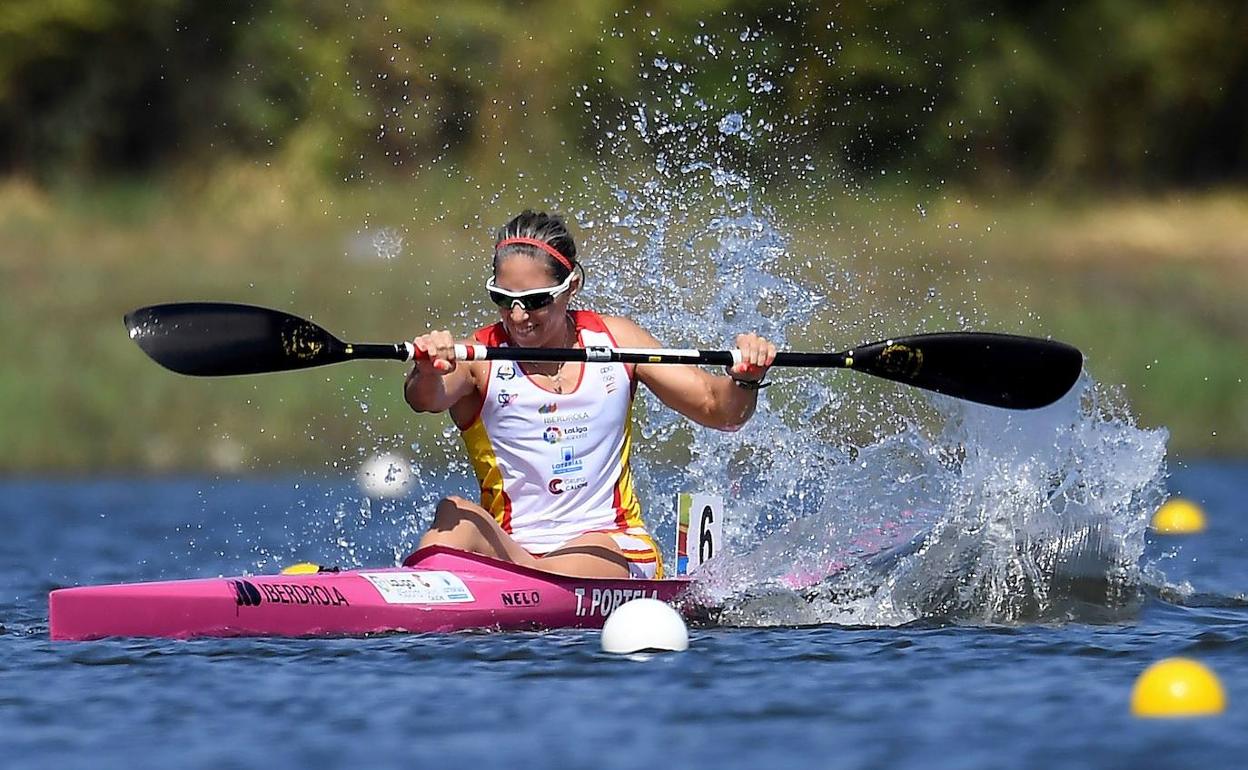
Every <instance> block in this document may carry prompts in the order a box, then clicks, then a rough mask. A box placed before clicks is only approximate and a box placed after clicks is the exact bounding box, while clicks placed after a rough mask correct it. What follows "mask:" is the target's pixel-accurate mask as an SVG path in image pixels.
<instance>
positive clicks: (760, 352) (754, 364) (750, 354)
mask: <svg viewBox="0 0 1248 770" xmlns="http://www.w3.org/2000/svg"><path fill="white" fill-rule="evenodd" d="M737 350H739V351H741V362H740V363H736V364H733V365H732V366H730V367H728V376H729V377H732V378H733V379H736V380H745V381H747V382H761V381H762V379H763V377H765V376H767V369H768V368H769V367H770V366H771V362H772V361H775V360H776V346H775V345H773V344H772V343H770V342H768V341H767V340H765V339H763V338H762V337H760V336H758V335H757V334H755V333H753V332H750V333H748V334H738V335H737Z"/></svg>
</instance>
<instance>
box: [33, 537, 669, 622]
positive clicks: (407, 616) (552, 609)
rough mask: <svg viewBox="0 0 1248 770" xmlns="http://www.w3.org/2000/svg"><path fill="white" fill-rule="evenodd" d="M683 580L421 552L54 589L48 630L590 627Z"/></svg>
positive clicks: (438, 549) (664, 596)
mask: <svg viewBox="0 0 1248 770" xmlns="http://www.w3.org/2000/svg"><path fill="white" fill-rule="evenodd" d="M688 585H689V581H688V580H686V579H679V578H678V579H669V580H629V579H622V580H608V579H602V578H572V577H564V576H562V575H553V574H551V573H549V572H542V571H540V570H535V569H530V568H528V567H521V566H517V565H515V564H509V563H507V562H502V561H498V560H496V559H491V558H489V557H486V556H479V555H477V554H470V553H465V552H463V551H456V550H453V549H450V548H444V547H442V546H431V547H428V548H422V549H421V550H419V551H417V552H416V553H414V554H412V555H411V556H410V557H408V559H407V561H406V566H403V567H389V568H380V569H365V570H344V571H342V572H322V573H320V574H315V575H261V576H255V577H234V578H207V579H199V580H173V581H165V582H158V583H130V584H124V585H106V586H84V587H80V588H62V589H60V590H56V591H53V592H52V593H51V595H50V596H49V597H48V623H49V626H50V635H51V637H52V638H53V639H63V640H86V639H99V638H103V637H109V636H140V637H172V638H190V637H200V636H359V635H364V634H375V633H388V632H409V633H426V632H449V631H461V630H464V629H471V628H489V629H500V630H525V629H548V628H600V627H602V624H603V622H604V621H605V620H606V619H607V616H608V615H610V614H611V611H612V610H614V609H615V608H616V607H618V606H619V605H620V604H622V603H624V602H625V601H628V600H630V599H636V598H641V597H650V598H655V599H659V600H661V601H665V602H673V601H675V600H676V599H677V598H678V597H679V596H680V594H681V593H682V592H683V591H684V590H685V588H686V587H687V586H688Z"/></svg>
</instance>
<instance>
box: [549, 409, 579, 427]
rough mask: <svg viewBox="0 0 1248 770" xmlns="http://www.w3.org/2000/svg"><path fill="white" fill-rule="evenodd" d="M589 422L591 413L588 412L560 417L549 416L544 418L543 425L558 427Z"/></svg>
mask: <svg viewBox="0 0 1248 770" xmlns="http://www.w3.org/2000/svg"><path fill="white" fill-rule="evenodd" d="M588 421H589V412H586V411H580V412H567V413H566V414H559V415H555V416H554V417H551V416H549V415H547V416H546V417H543V418H542V424H543V425H557V424H559V423H563V422H588Z"/></svg>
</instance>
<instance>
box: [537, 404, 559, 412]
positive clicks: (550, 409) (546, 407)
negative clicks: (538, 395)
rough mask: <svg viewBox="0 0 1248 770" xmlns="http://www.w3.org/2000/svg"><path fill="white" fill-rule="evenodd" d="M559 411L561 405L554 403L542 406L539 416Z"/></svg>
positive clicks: (538, 409)
mask: <svg viewBox="0 0 1248 770" xmlns="http://www.w3.org/2000/svg"><path fill="white" fill-rule="evenodd" d="M557 411H559V405H558V404H554V403H551V404H542V405H541V406H539V407H538V408H537V413H538V414H554V413H555V412H557Z"/></svg>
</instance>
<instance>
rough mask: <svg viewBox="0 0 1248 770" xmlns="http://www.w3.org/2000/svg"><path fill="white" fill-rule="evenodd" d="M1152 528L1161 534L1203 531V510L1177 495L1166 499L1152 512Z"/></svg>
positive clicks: (1186, 533) (1184, 533) (1185, 533)
mask: <svg viewBox="0 0 1248 770" xmlns="http://www.w3.org/2000/svg"><path fill="white" fill-rule="evenodd" d="M1153 529H1155V530H1156V531H1157V532H1159V533H1161V534H1163V535H1190V534H1192V533H1194V532H1203V531H1204V529H1205V512H1204V511H1202V510H1201V509H1200V506H1199V505H1197V504H1196V503H1193V502H1192V501H1191V500H1184V499H1182V498H1179V497H1175V498H1172V499H1170V500H1167V501H1166V504H1165V505H1163V506H1161V508H1159V509H1157V513H1155V514H1153Z"/></svg>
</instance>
